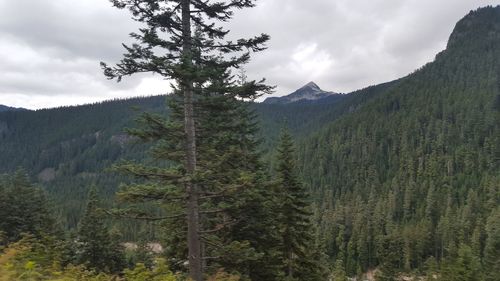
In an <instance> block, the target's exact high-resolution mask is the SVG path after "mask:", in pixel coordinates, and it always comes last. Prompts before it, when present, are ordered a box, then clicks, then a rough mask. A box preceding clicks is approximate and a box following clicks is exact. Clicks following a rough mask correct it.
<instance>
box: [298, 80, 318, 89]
mask: <svg viewBox="0 0 500 281" xmlns="http://www.w3.org/2000/svg"><path fill="white" fill-rule="evenodd" d="M303 88H313V89H318V90H321V89H320V88H319V86H318V84H316V83H314V82H313V81H311V82H309V83H307V84H305V85H304V86H302V88H301V89H303Z"/></svg>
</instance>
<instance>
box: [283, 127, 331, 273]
mask: <svg viewBox="0 0 500 281" xmlns="http://www.w3.org/2000/svg"><path fill="white" fill-rule="evenodd" d="M295 157H296V156H295V149H294V144H293V140H292V137H291V136H290V134H289V133H288V131H287V130H283V132H282V133H281V136H280V143H279V146H278V155H277V163H278V164H277V169H276V174H277V182H276V185H277V192H278V194H281V196H280V197H279V200H280V202H281V207H280V228H281V235H282V239H283V242H282V243H283V249H282V253H283V262H284V272H285V276H286V277H287V278H288V279H287V280H322V279H324V276H322V273H324V271H323V272H321V271H322V268H321V266H322V262H323V261H322V257H321V254H320V251H319V249H318V246H317V245H316V244H315V237H314V236H313V232H312V231H313V229H314V227H313V225H312V222H311V217H312V213H311V210H310V205H309V202H308V199H309V194H308V192H307V190H306V189H305V187H304V185H303V184H301V183H300V180H299V177H298V174H297V168H296V163H295V161H296V160H295ZM314 256H315V257H314Z"/></svg>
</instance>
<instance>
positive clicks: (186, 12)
mask: <svg viewBox="0 0 500 281" xmlns="http://www.w3.org/2000/svg"><path fill="white" fill-rule="evenodd" d="M190 17H191V1H190V0H183V1H182V35H183V37H184V38H183V39H184V42H183V55H184V59H185V60H186V61H184V63H185V64H186V66H187V67H191V66H192V55H191V47H192V46H191V39H192V38H191V18H190ZM181 84H182V90H183V94H184V132H185V137H186V139H185V141H186V164H185V165H186V172H187V174H188V176H193V175H194V173H195V171H196V131H195V122H194V114H193V82H192V80H191V78H188V79H184V80H183V81H181ZM186 191H187V193H188V202H187V206H186V207H187V224H188V235H187V243H188V255H189V277H190V278H191V279H192V280H193V281H203V269H202V263H201V260H202V257H201V241H200V213H199V206H198V199H199V194H198V187H197V185H196V184H195V183H193V182H192V181H191V180H190V181H188V182H187V183H186Z"/></svg>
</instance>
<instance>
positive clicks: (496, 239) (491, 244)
mask: <svg viewBox="0 0 500 281" xmlns="http://www.w3.org/2000/svg"><path fill="white" fill-rule="evenodd" d="M486 233H487V238H486V245H485V248H484V269H485V273H486V274H485V279H486V280H487V281H493V280H496V279H498V276H499V274H500V208H497V209H496V210H494V211H493V212H492V214H491V215H490V217H489V218H488V221H487V224H486Z"/></svg>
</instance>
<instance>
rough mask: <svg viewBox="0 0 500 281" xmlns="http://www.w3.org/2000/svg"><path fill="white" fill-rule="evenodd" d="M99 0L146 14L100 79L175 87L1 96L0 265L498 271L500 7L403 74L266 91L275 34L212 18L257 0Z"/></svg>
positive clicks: (189, 273) (143, 270)
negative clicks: (94, 98) (363, 82)
mask: <svg viewBox="0 0 500 281" xmlns="http://www.w3.org/2000/svg"><path fill="white" fill-rule="evenodd" d="M111 3H112V4H113V6H114V7H116V8H117V9H123V10H126V11H128V12H130V16H131V20H134V21H137V22H139V23H141V24H143V26H144V28H142V29H140V30H139V31H133V30H127V31H125V32H136V33H131V37H132V38H133V39H134V40H135V43H133V44H131V45H124V53H125V54H124V55H123V56H122V57H121V59H120V60H119V61H115V62H102V63H101V67H102V71H103V74H104V76H105V77H106V78H108V79H111V80H116V81H117V82H120V81H121V80H122V79H123V80H126V79H129V76H134V75H136V74H138V73H143V72H152V73H155V74H156V75H160V76H162V77H164V78H165V79H169V80H171V81H172V88H173V90H172V92H171V93H165V95H162V96H154V97H143V98H131V99H124V100H111V101H106V102H102V103H95V104H88V105H83V106H70V107H61V108H54V109H42V110H36V111H31V110H22V109H13V108H7V107H5V108H4V107H0V218H1V220H0V281H3V280H5V281H7V280H133V281H136V280H137V281H139V280H141V281H142V280H158V281H159V280H171V281H179V280H193V281H201V280H214V281H215V280H226V281H237V280H240V281H244V280H249V281H250V280H253V281H275V280H276V281H280V280H282V281H293V280H296V281H316V280H317V281H320V280H321V281H322V280H334V281H337V280H342V281H346V280H443V281H459V280H460V281H461V280H464V281H465V280H478V281H496V280H499V279H498V278H499V276H500V6H497V7H491V6H488V7H484V8H479V9H477V10H474V11H471V12H470V13H469V14H467V15H466V16H465V17H464V18H462V19H461V20H460V21H458V23H457V24H456V26H455V28H454V30H453V32H452V34H451V35H450V37H449V40H448V44H447V46H446V49H445V50H444V51H442V52H440V53H439V54H437V55H436V57H435V59H434V61H432V62H430V63H428V64H426V65H424V66H422V67H421V68H419V69H417V70H415V71H414V72H413V73H411V74H409V75H407V76H405V77H402V78H400V79H397V80H394V81H391V82H387V83H384V84H380V85H373V86H370V87H367V88H364V89H361V90H358V91H355V92H352V93H348V94H343V95H334V96H329V97H324V98H322V99H319V100H315V101H296V102H291V103H279V102H278V103H266V102H256V99H257V98H260V97H265V96H266V95H267V94H269V93H271V92H272V91H273V86H272V85H268V84H266V81H265V80H264V79H262V80H256V81H254V80H249V79H248V78H247V76H246V74H245V71H244V67H245V65H246V64H247V63H248V62H249V60H250V59H251V56H252V55H254V54H255V53H257V52H265V50H266V48H267V45H266V43H267V42H268V40H269V39H270V38H269V36H268V35H266V34H265V33H262V34H261V32H266V31H265V30H257V31H256V32H257V35H256V36H255V37H249V38H241V39H236V40H233V41H231V40H229V39H227V38H226V37H227V35H228V32H229V30H226V29H225V28H224V25H223V23H224V22H226V21H230V20H231V19H232V17H233V13H234V11H235V10H239V9H249V8H252V7H253V6H254V5H255V4H256V3H255V1H251V0H245V1H228V2H216V1H199V0H182V1H179V0H164V1H152V0H111ZM103 79H104V78H103Z"/></svg>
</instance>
